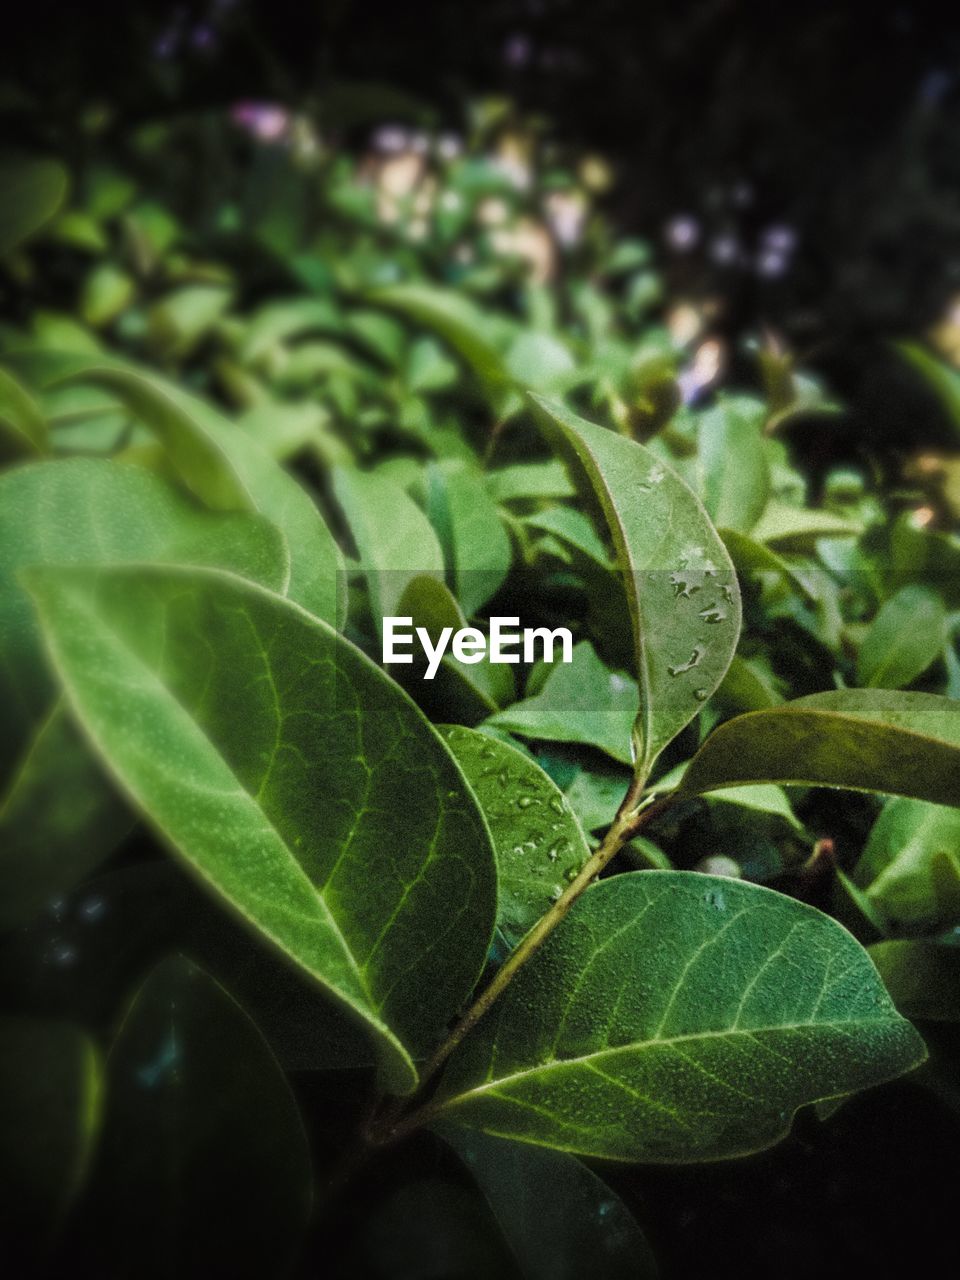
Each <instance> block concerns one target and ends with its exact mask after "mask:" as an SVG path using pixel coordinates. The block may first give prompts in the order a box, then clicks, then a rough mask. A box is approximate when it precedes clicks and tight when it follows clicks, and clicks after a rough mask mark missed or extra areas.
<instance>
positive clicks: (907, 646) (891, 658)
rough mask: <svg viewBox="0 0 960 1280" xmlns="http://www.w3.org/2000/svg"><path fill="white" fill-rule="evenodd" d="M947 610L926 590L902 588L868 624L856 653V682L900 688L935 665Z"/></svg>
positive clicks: (942, 638) (942, 639) (942, 637)
mask: <svg viewBox="0 0 960 1280" xmlns="http://www.w3.org/2000/svg"><path fill="white" fill-rule="evenodd" d="M946 620H947V611H946V609H945V608H944V605H943V601H942V600H941V599H940V597H939V596H938V595H937V593H936V592H935V591H931V590H930V589H929V587H922V586H919V585H916V584H915V585H911V586H907V587H903V588H902V589H901V590H900V591H898V592H897V593H896V595H893V596H891V597H890V599H889V600H887V601H886V602H885V603H884V605H883V607H882V608H881V609H880V611H879V613H878V614H877V616H876V617H875V618H874V620H873V622H872V623H871V625H870V629H869V630H868V631H867V634H866V635H865V636H864V638H863V643H862V644H861V645H860V652H859V653H858V654H857V679H858V680H859V682H860V684H863V685H869V686H872V687H873V688H876V689H902V688H903V686H904V685H907V684H912V683H913V681H914V680H916V678H917V676H920V675H923V673H924V671H926V669H927V667H929V666H930V664H931V663H933V662H936V660H937V658H938V657H939V656H940V651H941V649H942V648H943V641H944V634H945V629H946Z"/></svg>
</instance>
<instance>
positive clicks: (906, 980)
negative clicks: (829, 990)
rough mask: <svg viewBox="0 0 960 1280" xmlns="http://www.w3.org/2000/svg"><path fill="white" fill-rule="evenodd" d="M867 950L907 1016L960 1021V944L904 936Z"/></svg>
mask: <svg viewBox="0 0 960 1280" xmlns="http://www.w3.org/2000/svg"><path fill="white" fill-rule="evenodd" d="M868 951H869V952H870V959H871V960H872V961H873V963H874V964H875V965H876V966H877V969H878V971H879V973H880V977H881V978H882V979H883V981H884V984H885V985H886V988H887V990H888V991H889V992H890V998H891V999H892V1000H893V1003H894V1004H895V1005H896V1006H897V1008H898V1009H899V1011H900V1012H901V1013H902V1014H903V1016H904V1017H905V1018H921V1019H926V1018H928V1019H930V1020H931V1021H933V1022H960V947H951V946H941V945H940V944H938V943H936V942H916V941H913V940H912V939H911V940H907V939H903V940H897V941H891V942H875V943H874V944H873V946H872V947H868Z"/></svg>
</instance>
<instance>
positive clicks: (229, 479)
mask: <svg viewBox="0 0 960 1280" xmlns="http://www.w3.org/2000/svg"><path fill="white" fill-rule="evenodd" d="M75 376H76V377H77V379H78V380H80V381H84V382H87V383H92V384H93V385H98V386H102V387H105V388H106V389H107V390H109V391H112V392H113V393H114V394H115V395H116V396H117V397H118V399H120V400H121V401H122V402H123V403H124V404H125V405H126V406H127V408H128V409H129V410H130V411H131V412H132V413H134V414H136V416H137V417H138V418H140V419H141V421H143V423H144V424H145V425H146V426H147V427H149V428H150V430H151V431H153V432H154V433H155V434H156V435H157V436H158V438H159V439H160V440H161V441H162V443H163V446H164V448H165V449H166V451H167V453H168V455H169V458H170V461H171V463H172V465H173V466H174V468H175V469H176V471H177V473H178V474H179V475H180V477H181V479H182V480H183V482H184V484H186V486H187V487H188V488H189V489H190V490H191V491H192V492H194V493H196V494H197V496H198V497H199V498H201V499H202V500H203V501H204V502H205V503H206V504H207V505H208V506H211V507H214V508H226V509H228V510H231V509H236V508H240V509H252V510H254V511H256V512H258V513H259V514H260V515H262V516H265V517H266V518H267V519H268V520H270V521H271V522H272V523H273V524H275V525H276V526H277V528H278V529H280V531H281V532H282V533H283V535H284V537H285V538H286V540H287V544H288V546H289V549H290V582H289V585H288V587H287V592H286V594H287V595H288V596H289V597H290V599H291V600H295V601H296V602H297V604H300V605H303V607H304V608H305V609H307V610H308V611H309V612H310V613H313V614H315V615H316V616H317V617H318V618H322V619H323V620H324V621H325V622H329V623H331V624H332V625H336V626H340V625H342V623H343V620H344V618H345V617H346V584H345V579H344V573H343V561H342V558H341V556H340V552H339V550H338V548H337V544H336V543H335V542H334V540H333V535H332V534H331V533H330V530H329V529H328V528H327V526H326V524H325V523H324V521H323V518H322V517H321V515H320V512H319V511H318V510H317V507H316V504H315V503H314V501H313V499H312V498H311V497H310V496H309V494H307V493H306V492H305V491H304V490H303V489H302V488H301V487H300V485H299V484H298V483H297V482H296V480H294V478H293V477H292V476H290V475H288V474H287V472H286V471H284V470H283V468H282V467H280V466H278V465H277V463H276V462H274V460H273V459H272V458H271V457H270V455H269V454H268V453H267V452H266V450H265V449H263V448H262V447H261V446H260V445H259V444H258V443H257V442H256V441H255V440H253V439H252V438H251V437H250V436H248V435H247V434H246V433H245V432H243V431H241V430H240V429H239V428H237V427H235V426H234V425H233V424H231V423H229V422H226V421H225V420H224V419H223V418H221V417H220V415H219V414H218V413H216V412H215V410H213V409H212V408H211V407H210V406H209V405H208V404H205V403H204V402H203V401H202V400H200V399H198V398H197V397H196V396H192V395H188V394H187V393H186V392H184V391H181V390H180V389H179V387H176V386H174V385H173V384H172V383H170V382H167V381H166V380H164V379H162V378H159V377H158V376H156V375H155V374H150V375H149V376H148V375H146V374H143V373H141V372H139V371H138V370H136V369H133V368H128V367H124V366H121V365H115V366H108V365H103V364H97V365H94V366H93V367H91V366H90V362H89V360H87V361H85V362H84V365H83V367H82V368H81V370H80V371H79V372H77V373H76V374H75Z"/></svg>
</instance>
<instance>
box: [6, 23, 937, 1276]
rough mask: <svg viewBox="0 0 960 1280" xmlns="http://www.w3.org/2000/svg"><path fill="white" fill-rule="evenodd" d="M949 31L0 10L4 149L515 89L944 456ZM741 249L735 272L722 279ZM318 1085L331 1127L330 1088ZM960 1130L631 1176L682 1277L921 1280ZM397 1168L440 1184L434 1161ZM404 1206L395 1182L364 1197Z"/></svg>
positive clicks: (691, 253) (658, 232)
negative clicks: (262, 108) (922, 360)
mask: <svg viewBox="0 0 960 1280" xmlns="http://www.w3.org/2000/svg"><path fill="white" fill-rule="evenodd" d="M948 14H949V7H948V6H946V5H942V4H939V5H937V4H924V3H917V2H916V0H912V2H911V0H904V3H899V4H897V3H893V4H885V3H878V4H853V3H848V4H845V3H837V2H836V0H834V2H829V0H806V2H800V3H794V4H777V3H773V2H771V0H765V2H763V0H700V2H699V3H693V4H690V3H688V4H684V3H678V2H677V0H646V2H640V3H625V2H624V0H590V2H589V3H582V2H578V0H526V2H524V0H489V2H488V3H485V4H482V5H468V4H465V3H458V2H456V0H450V2H444V0H419V2H418V3H416V4H401V3H396V2H394V3H383V2H371V0H362V2H361V0H339V2H337V3H309V2H307V0H301V2H300V3H290V2H289V0H268V2H266V3H257V2H255V0H234V2H233V3H230V2H229V0H220V2H219V3H214V2H212V0H206V2H205V3H192V4H187V3H184V4H167V5H153V6H146V5H140V4H134V3H129V2H127V3H118V2H115V0H86V2H85V3H76V4H68V3H56V0H31V3H29V4H27V5H25V6H21V7H19V9H18V10H17V12H11V11H10V10H9V9H8V11H7V13H6V15H5V17H4V30H3V34H2V36H0V60H2V64H3V83H2V89H0V142H5V143H7V144H10V143H13V144H15V145H17V146H24V147H40V148H49V149H51V150H53V151H55V152H59V153H61V154H63V153H66V154H69V153H70V150H71V148H72V147H73V146H80V145H82V142H81V138H82V134H83V130H82V127H81V126H82V121H83V120H84V117H85V115H86V113H88V112H90V111H91V110H97V111H101V112H103V113H105V117H106V119H107V122H108V123H107V130H108V132H109V131H111V130H112V131H115V133H116V135H117V137H118V138H120V137H121V136H122V134H123V131H124V130H126V129H128V128H129V126H130V125H131V124H133V123H136V122H138V121H146V120H151V119H155V118H157V117H171V116H177V115H180V114H188V113H191V112H195V111H197V110H200V109H206V108H224V107H227V106H229V104H231V103H233V102H235V101H236V100H238V99H264V100H268V101H279V102H284V103H291V104H296V105H297V106H298V107H299V108H301V109H306V110H312V111H315V112H316V113H317V114H318V116H319V118H320V119H321V121H323V120H324V119H327V120H329V121H331V123H332V124H333V126H334V127H335V128H336V129H337V130H338V131H339V133H340V136H341V137H342V139H343V141H344V143H345V144H346V145H351V144H352V143H353V142H354V141H356V142H357V144H358V145H359V144H360V143H361V142H362V141H363V134H364V131H365V129H366V127H367V126H366V125H365V124H364V123H363V121H362V118H361V117H359V116H357V114H356V113H355V112H354V110H353V108H352V105H351V104H352V103H354V101H355V98H356V94H355V93H354V94H353V96H351V93H350V92H345V91H344V86H345V85H346V86H352V87H353V89H354V90H355V89H356V87H357V86H358V85H360V86H366V89H365V90H364V92H366V93H367V101H369V100H370V98H371V96H372V97H376V95H379V97H377V98H376V100H377V101H379V102H381V103H382V104H383V111H384V115H385V116H386V117H387V118H390V119H396V120H407V121H412V122H419V123H437V124H440V125H443V126H445V127H454V128H456V127H457V124H458V121H459V120H460V119H461V118H462V113H463V111H464V107H465V103H466V102H467V101H468V100H469V99H470V98H471V97H472V96H474V95H477V94H489V93H502V94H504V95H507V96H509V97H510V98H512V99H513V100H515V101H516V102H518V103H519V104H520V105H521V106H522V107H524V108H526V109H528V110H534V111H542V112H543V113H545V115H547V116H548V117H549V118H550V120H551V122H552V126H553V127H554V129H555V131H556V133H557V135H558V136H559V137H561V138H563V139H564V140H565V141H568V142H571V143H577V144H582V145H584V146H587V147H592V148H597V149H598V150H599V151H600V152H602V153H603V154H604V155H606V156H608V157H609V158H610V159H611V160H612V161H613V162H614V164H615V166H616V170H617V173H618V179H619V180H618V182H617V184H616V185H615V187H614V188H613V190H612V191H611V193H610V195H609V196H608V197H607V202H608V206H609V210H610V213H611V214H612V216H613V217H614V218H615V219H616V220H617V221H618V222H619V224H620V225H621V226H622V227H624V228H625V229H627V230H628V231H631V232H636V233H639V234H641V235H643V236H645V237H647V238H648V239H650V241H651V242H652V243H653V244H654V245H655V246H656V247H657V250H658V256H659V260H660V261H659V265H660V267H661V269H662V270H663V272H664V275H665V278H666V283H667V293H668V295H671V294H672V295H676V294H677V293H678V292H686V293H689V294H691V295H692V296H706V295H709V294H710V293H711V292H714V291H718V292H720V293H722V295H723V297H724V299H725V306H724V313H723V325H724V326H725V328H726V329H727V330H728V333H729V336H731V337H732V338H734V339H737V338H739V337H740V336H741V335H743V334H744V333H749V332H757V331H759V330H760V329H761V328H762V327H763V326H772V327H774V328H775V329H776V330H777V331H778V332H781V333H783V334H785V335H787V337H788V339H789V340H790V341H791V342H792V343H793V344H794V345H795V346H796V347H797V349H798V351H799V352H800V354H801V358H802V359H803V361H804V363H805V364H806V365H807V366H808V367H813V368H815V369H817V370H818V371H820V372H822V373H823V374H824V375H825V376H826V377H827V379H828V382H829V383H830V385H831V386H832V387H833V388H835V389H836V390H837V392H838V393H839V395H840V397H841V398H842V399H843V400H844V401H845V402H846V404H847V405H848V413H847V415H846V417H845V419H844V430H845V432H846V433H847V434H846V436H845V438H844V441H843V442H841V445H844V443H845V442H849V440H850V439H855V438H857V437H861V438H869V439H871V440H872V441H873V442H877V441H879V440H883V439H897V440H908V441H910V440H912V441H913V442H914V443H920V442H931V441H932V442H937V441H938V440H939V441H941V442H942V441H944V440H947V439H949V434H948V432H947V428H946V427H945V425H944V423H943V422H942V421H941V420H940V418H939V417H938V412H937V410H936V409H935V407H934V406H932V404H931V403H930V401H929V399H928V398H927V397H926V396H925V394H924V393H923V392H922V390H921V389H920V387H919V386H917V385H916V384H915V383H914V382H913V381H912V380H911V378H910V377H909V376H907V375H906V374H905V373H902V372H901V371H899V369H898V368H897V367H896V365H895V362H894V361H892V360H890V359H888V358H886V353H885V347H884V344H885V343H886V341H887V340H888V339H890V338H896V337H901V336H906V335H912V336H920V335H922V334H923V333H924V332H925V331H926V330H927V329H928V328H929V327H930V326H931V325H933V324H935V323H937V322H938V320H940V319H941V317H942V315H943V313H944V311H945V308H946V307H947V305H948V303H949V302H950V300H951V299H952V298H953V297H955V296H956V295H957V294H958V293H960V145H958V142H960V20H951V19H950V18H949V17H948ZM371 86H376V88H375V89H374V88H371ZM361 96H362V95H361ZM677 218H687V219H693V220H694V221H695V223H696V225H697V228H698V238H697V243H696V244H695V245H693V246H692V247H690V248H689V249H688V250H686V251H684V252H679V251H677V250H676V249H672V248H671V246H670V239H669V228H670V226H671V225H672V223H673V220H675V219H677ZM784 229H786V231H787V232H788V236H792V237H793V244H792V247H791V249H790V252H789V254H788V257H789V267H788V269H785V270H784V271H782V272H778V273H776V274H773V275H770V274H766V273H765V271H764V270H763V269H762V268H761V267H760V266H759V264H760V261H761V259H762V256H763V252H764V245H765V244H767V243H768V240H769V236H770V234H771V231H773V232H776V231H778V230H779V231H783V230H784ZM724 237H726V238H727V240H728V241H729V240H731V239H732V240H733V241H734V242H735V243H736V245H737V253H736V255H735V260H733V261H718V260H717V258H718V254H717V241H718V239H719V240H722V239H723V238H724ZM765 237H766V239H765ZM831 429H832V430H836V428H831ZM836 446H837V441H836V440H834V441H820V442H819V444H816V442H815V447H816V448H821V449H822V450H824V451H827V452H829V451H831V450H835V448H836ZM808 462H809V463H811V465H812V460H810V459H808ZM302 1092H303V1095H304V1100H305V1102H306V1103H307V1106H308V1107H310V1106H311V1105H314V1106H315V1107H316V1110H317V1114H318V1117H322V1116H323V1115H324V1113H325V1099H324V1097H323V1082H322V1080H320V1079H316V1078H314V1079H312V1080H304V1081H303V1082H302ZM311 1099H312V1101H311ZM958 1128H960V1125H958V1120H957V1117H956V1114H955V1112H954V1111H953V1110H952V1109H950V1108H949V1107H948V1106H947V1105H946V1104H945V1103H944V1102H942V1101H940V1100H939V1099H938V1098H937V1097H936V1096H935V1095H934V1094H933V1093H931V1092H929V1091H926V1090H925V1089H924V1088H922V1087H921V1086H920V1085H918V1084H914V1083H908V1084H900V1085H897V1086H895V1087H891V1088H889V1089H886V1090H884V1091H878V1092H874V1093H871V1094H868V1095H866V1096H864V1097H862V1098H859V1099H857V1100H856V1101H854V1102H853V1103H851V1104H850V1105H849V1106H848V1107H847V1108H845V1109H844V1110H842V1111H841V1112H840V1114H839V1115H838V1116H837V1117H836V1118H835V1119H834V1120H833V1121H832V1123H831V1124H830V1125H828V1126H821V1125H819V1124H817V1123H816V1122H815V1121H813V1120H812V1119H807V1120H804V1121H803V1122H801V1124H800V1125H799V1126H798V1131H797V1132H796V1133H795V1135H794V1136H793V1137H792V1138H791V1139H790V1141H789V1142H787V1143H785V1144H783V1145H782V1146H781V1147H779V1148H778V1149H776V1150H775V1151H773V1152H770V1153H768V1154H766V1155H764V1156H762V1157H758V1158H756V1159H753V1160H749V1161H745V1162H737V1163H734V1164H725V1165H720V1166H711V1167H705V1168H693V1169H677V1170H671V1169H643V1168H641V1169H638V1170H629V1171H624V1172H622V1173H620V1174H615V1175H614V1176H613V1177H612V1179H611V1180H612V1182H613V1184H614V1185H615V1186H616V1187H617V1188H618V1189H619V1190H620V1191H621V1192H622V1193H623V1194H624V1195H625V1196H626V1197H627V1198H628V1199H629V1201H630V1202H631V1203H632V1204H633V1206H634V1207H635V1208H636V1210H637V1212H638V1215H639V1216H640V1218H641V1220H642V1221H643V1222H644V1223H645V1225H647V1227H648V1229H649V1230H650V1234H651V1239H652V1243H653V1245H654V1248H655V1251H656V1252H657V1253H658V1255H659V1256H660V1257H661V1259H662V1262H663V1267H664V1273H665V1276H666V1277H668V1280H669V1277H670V1276H688V1275H689V1276H709V1275H714V1274H717V1273H722V1272H723V1271H725V1270H727V1269H729V1270H731V1271H734V1272H736V1273H738V1274H739V1275H741V1276H744V1277H752V1276H756V1277H761V1276H763V1277H766V1276H770V1275H774V1274H776V1275H778V1276H781V1277H794V1276H796V1277H799V1276H809V1275H822V1276H832V1275H838V1274H844V1275H847V1276H851V1277H853V1276H866V1275H872V1276H892V1275H902V1274H910V1273H913V1274H917V1273H918V1272H920V1271H921V1270H922V1269H924V1266H925V1264H924V1262H923V1258H924V1257H925V1256H927V1255H929V1256H931V1257H932V1256H934V1251H936V1250H937V1249H941V1250H942V1251H943V1254H944V1256H946V1257H949V1256H951V1253H952V1244H951V1242H952V1239H953V1236H954V1219H955V1215H956V1207H955V1189H954V1188H955V1183H956V1178H955V1175H954V1174H953V1173H952V1164H953V1161H954V1158H955V1152H956V1150H957V1145H958V1143H957V1139H958V1137H960V1132H958ZM398 1158H400V1159H402V1160H403V1161H406V1162H407V1165H408V1168H409V1167H411V1166H412V1167H416V1166H417V1163H418V1161H420V1160H422V1171H423V1172H424V1173H425V1174H429V1173H432V1172H435V1161H436V1158H437V1157H436V1154H435V1148H433V1147H429V1148H427V1147H423V1148H420V1147H415V1148H414V1149H413V1150H412V1151H410V1152H407V1153H406V1154H402V1155H401V1156H399V1157H398ZM944 1171H946V1173H945V1172H944ZM381 1176H382V1177H383V1179H384V1184H383V1185H386V1183H387V1182H388V1181H389V1169H384V1171H383V1173H382V1175H381ZM381 1190H382V1186H378V1183H377V1181H376V1179H374V1180H373V1182H368V1183H366V1184H364V1183H361V1184H360V1186H359V1188H358V1195H359V1196H370V1197H374V1198H375V1197H376V1196H377V1195H378V1194H380V1191H381ZM348 1225H349V1224H348V1223H347V1224H341V1227H340V1231H341V1233H344V1234H345V1233H346V1226H348ZM908 1258H909V1259H911V1261H909V1262H908V1261H907V1259H908Z"/></svg>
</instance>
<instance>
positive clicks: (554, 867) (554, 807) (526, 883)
mask: <svg viewBox="0 0 960 1280" xmlns="http://www.w3.org/2000/svg"><path fill="white" fill-rule="evenodd" d="M441 735H442V737H443V739H444V741H445V742H446V744H447V746H448V747H449V748H450V750H451V752H452V753H453V756H454V758H455V760H456V761H457V763H458V764H459V765H460V768H461V769H462V770H463V772H464V775H465V777H466V779H467V781H468V782H469V783H470V786H471V787H472V788H473V793H474V795H475V796H476V797H477V800H478V801H479V803H480V808H481V809H482V810H483V815H484V817H485V818H486V820H487V824H488V825H489V827H490V834H491V835H492V836H493V843H494V848H495V850H496V855H497V880H498V883H499V900H498V905H497V924H498V926H499V928H500V931H501V933H502V934H503V936H504V938H505V939H506V941H507V943H508V944H509V945H510V946H511V947H512V946H514V945H516V943H517V942H519V941H520V939H521V938H522V937H523V935H524V934H525V933H526V932H527V930H528V929H529V928H530V927H531V925H534V924H536V922H537V921H538V920H539V919H540V917H541V916H542V915H543V914H544V912H545V911H546V910H547V909H548V907H549V906H550V905H551V903H552V902H555V901H556V900H557V898H559V897H560V895H561V894H562V892H563V890H564V888H565V887H566V883H567V882H568V881H569V880H571V879H572V878H573V877H574V876H575V875H576V873H577V872H578V871H579V870H580V868H581V867H582V866H583V864H584V863H585V862H586V860H587V858H588V857H589V856H590V850H589V848H588V847H587V842H586V840H585V839H584V835H583V831H582V830H581V828H580V824H579V823H578V822H577V819H576V817H575V816H574V813H573V811H572V809H571V808H570V805H569V804H568V803H567V800H566V798H565V797H564V795H563V792H562V791H561V790H560V788H559V787H558V786H556V784H555V783H553V782H552V781H551V780H550V779H549V778H548V777H547V775H546V774H545V773H544V772H543V770H542V769H541V768H540V767H539V765H536V764H534V762H533V761H532V760H530V759H529V758H528V757H527V756H525V755H524V754H523V753H522V752H521V751H517V750H516V748H514V747H511V746H509V745H508V744H507V743H505V742H501V741H498V740H497V739H496V738H491V737H488V736H487V735H486V734H484V733H478V732H477V731H476V730H475V729H464V728H462V727H461V726H459V725H450V726H448V727H445V728H442V729H441ZM611 816H612V815H611Z"/></svg>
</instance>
